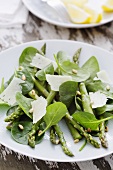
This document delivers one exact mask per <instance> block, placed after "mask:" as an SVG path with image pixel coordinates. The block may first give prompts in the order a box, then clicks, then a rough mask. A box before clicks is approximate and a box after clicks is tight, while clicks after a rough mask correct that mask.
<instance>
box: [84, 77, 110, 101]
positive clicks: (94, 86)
mask: <svg viewBox="0 0 113 170" xmlns="http://www.w3.org/2000/svg"><path fill="white" fill-rule="evenodd" d="M106 86H107V84H106V83H103V82H101V81H100V80H98V81H94V82H90V83H88V84H86V88H87V90H88V92H96V91H100V92H102V93H103V94H105V95H106V96H107V98H110V99H113V87H110V90H107V89H106Z"/></svg>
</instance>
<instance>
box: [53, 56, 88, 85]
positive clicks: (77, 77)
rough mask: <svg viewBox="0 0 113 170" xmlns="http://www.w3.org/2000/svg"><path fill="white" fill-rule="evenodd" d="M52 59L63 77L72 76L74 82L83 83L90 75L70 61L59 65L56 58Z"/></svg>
mask: <svg viewBox="0 0 113 170" xmlns="http://www.w3.org/2000/svg"><path fill="white" fill-rule="evenodd" d="M54 57H55V60H56V63H57V65H58V68H59V70H60V72H61V73H62V74H63V75H69V76H72V78H73V80H74V81H76V82H81V81H85V80H87V79H88V78H89V76H90V73H89V72H88V71H87V70H84V69H83V68H79V66H78V65H77V64H76V63H72V62H70V61H64V62H62V63H59V61H58V59H57V57H56V56H54ZM73 70H76V71H77V73H74V72H73Z"/></svg>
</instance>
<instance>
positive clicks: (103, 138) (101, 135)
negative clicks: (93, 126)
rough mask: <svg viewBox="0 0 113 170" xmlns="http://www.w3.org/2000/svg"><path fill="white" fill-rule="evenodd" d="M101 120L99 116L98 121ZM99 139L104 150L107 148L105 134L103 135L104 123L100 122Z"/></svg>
mask: <svg viewBox="0 0 113 170" xmlns="http://www.w3.org/2000/svg"><path fill="white" fill-rule="evenodd" d="M101 118H102V116H100V119H101ZM99 139H100V141H101V145H102V146H103V147H104V148H107V147H108V142H107V139H106V134H105V122H101V123H100V133H99Z"/></svg>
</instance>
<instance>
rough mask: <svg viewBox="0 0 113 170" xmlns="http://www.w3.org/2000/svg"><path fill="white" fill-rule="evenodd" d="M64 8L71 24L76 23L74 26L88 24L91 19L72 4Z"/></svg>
mask: <svg viewBox="0 0 113 170" xmlns="http://www.w3.org/2000/svg"><path fill="white" fill-rule="evenodd" d="M66 7H67V11H68V13H69V15H70V18H71V20H72V22H73V23H76V24H86V23H90V19H91V17H90V15H89V14H88V13H87V12H85V11H84V10H83V9H81V8H79V7H78V6H76V5H73V4H67V6H66Z"/></svg>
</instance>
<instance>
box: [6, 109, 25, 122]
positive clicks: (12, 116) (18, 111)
mask: <svg viewBox="0 0 113 170" xmlns="http://www.w3.org/2000/svg"><path fill="white" fill-rule="evenodd" d="M23 114H24V112H23V111H22V109H21V108H20V107H18V108H17V109H16V110H15V112H13V113H12V114H10V115H9V116H7V117H6V118H5V120H4V121H5V122H13V121H14V120H16V119H18V118H19V117H20V116H22V115H23Z"/></svg>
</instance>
